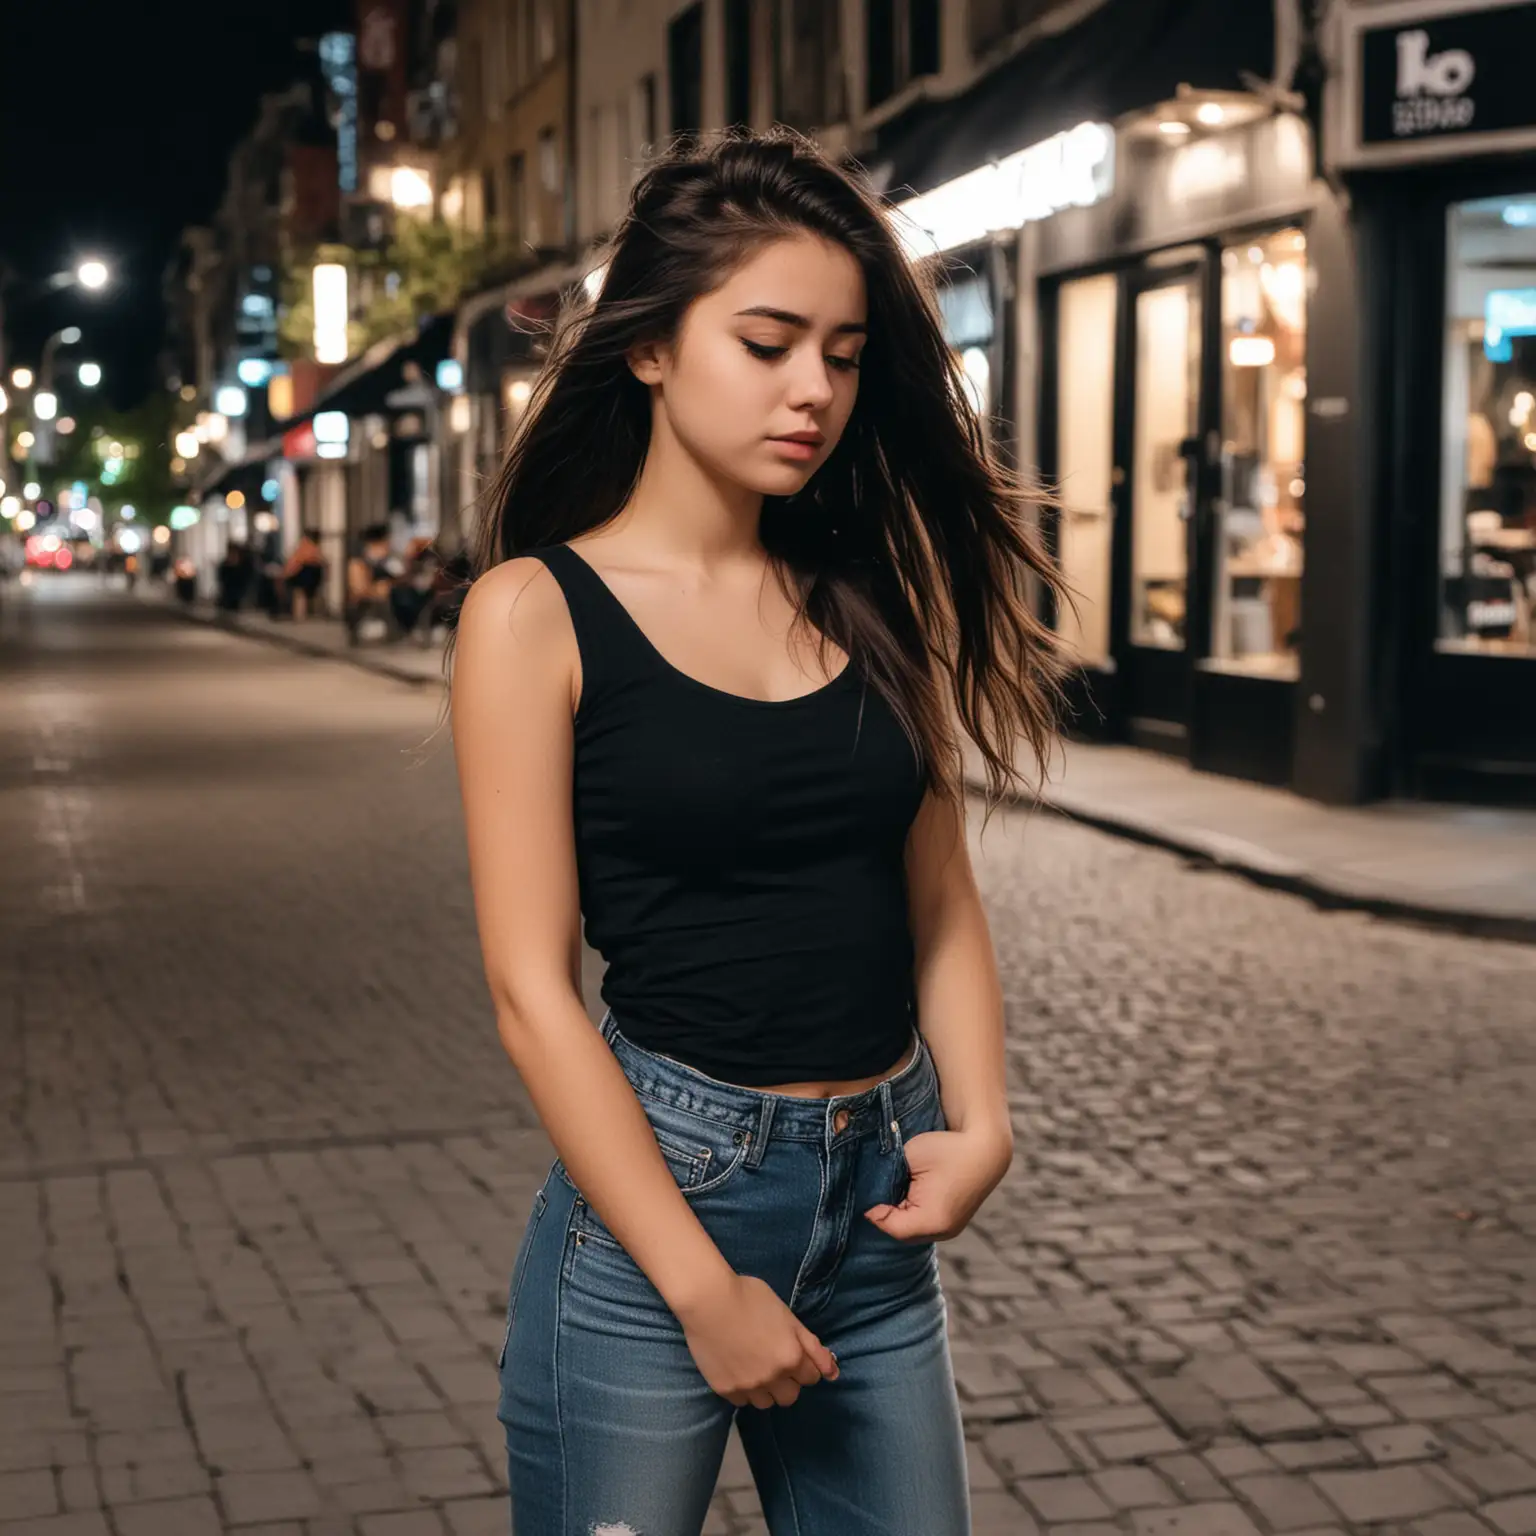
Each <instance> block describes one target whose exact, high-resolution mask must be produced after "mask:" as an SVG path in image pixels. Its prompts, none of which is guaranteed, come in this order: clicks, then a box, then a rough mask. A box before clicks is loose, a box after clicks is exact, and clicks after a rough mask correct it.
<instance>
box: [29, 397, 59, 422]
mask: <svg viewBox="0 0 1536 1536" xmlns="http://www.w3.org/2000/svg"><path fill="white" fill-rule="evenodd" d="M32 414H33V415H34V416H36V417H37V419H38V420H39V421H52V420H53V418H54V417H55V416H57V415H58V414H59V397H58V396H57V395H56V394H54V393H53V391H52V390H48V389H40V390H38V392H37V393H36V394H35V395H33V397H32Z"/></svg>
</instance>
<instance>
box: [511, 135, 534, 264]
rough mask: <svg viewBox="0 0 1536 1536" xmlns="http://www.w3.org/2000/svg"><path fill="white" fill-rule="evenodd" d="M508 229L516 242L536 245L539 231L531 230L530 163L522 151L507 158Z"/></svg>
mask: <svg viewBox="0 0 1536 1536" xmlns="http://www.w3.org/2000/svg"><path fill="white" fill-rule="evenodd" d="M507 189H508V192H509V193H510V196H509V197H508V199H507V227H508V231H509V233H510V234H511V236H512V238H513V240H514V241H521V242H523V243H524V244H527V245H536V244H537V243H538V241H537V235H538V231H537V230H536V229H533V228H531V227H530V226H531V224H532V220H531V219H530V217H529V213H530V210H529V207H528V162H527V158H526V156H524V154H523V152H522V150H518V151H517V153H516V154H513V155H508V156H507Z"/></svg>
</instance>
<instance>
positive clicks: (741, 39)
mask: <svg viewBox="0 0 1536 1536" xmlns="http://www.w3.org/2000/svg"><path fill="white" fill-rule="evenodd" d="M725 120H726V122H727V124H737V123H739V124H741V125H742V126H743V127H749V126H750V125H751V122H752V0H725Z"/></svg>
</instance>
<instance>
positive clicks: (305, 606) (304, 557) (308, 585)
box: [283, 528, 325, 619]
mask: <svg viewBox="0 0 1536 1536" xmlns="http://www.w3.org/2000/svg"><path fill="white" fill-rule="evenodd" d="M324 580H325V556H324V555H323V554H322V553H321V551H320V532H319V530H318V529H316V528H306V529H305V530H304V532H303V533H302V534H301V535H300V536H299V542H298V543H297V544H295V545H294V546H293V553H292V554H291V555H289V556H288V559H287V562H286V563H285V564H284V566H283V582H284V585H285V586H286V587H287V589H288V603H289V611H290V612H291V613H292V615H293V617H294V618H296V619H306V618H308V617H309V611H310V609H311V607H312V606H313V605H314V601H315V595H316V593H318V592H319V590H320V584H321V583H322V582H323V581H324Z"/></svg>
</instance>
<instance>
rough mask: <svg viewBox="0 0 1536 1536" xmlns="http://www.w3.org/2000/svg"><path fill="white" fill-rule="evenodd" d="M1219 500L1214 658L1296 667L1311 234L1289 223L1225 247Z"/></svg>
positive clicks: (1257, 666)
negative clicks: (1292, 227)
mask: <svg viewBox="0 0 1536 1536" xmlns="http://www.w3.org/2000/svg"><path fill="white" fill-rule="evenodd" d="M1221 266H1222V272H1221V330H1222V361H1221V370H1222V375H1221V376H1222V388H1221V437H1222V443H1221V499H1220V501H1219V502H1218V503H1217V507H1216V514H1217V521H1216V548H1215V565H1214V575H1215V582H1216V587H1215V591H1214V592H1213V594H1212V598H1213V606H1212V610H1211V614H1212V626H1211V660H1212V661H1213V662H1214V663H1216V664H1217V665H1219V666H1221V667H1223V668H1226V669H1230V670H1238V671H1243V672H1260V673H1264V674H1266V675H1269V676H1276V677H1295V676H1296V675H1297V673H1298V653H1297V647H1298V645H1299V643H1300V638H1301V572H1302V559H1303V547H1304V540H1303V535H1304V532H1305V506H1306V501H1305V498H1306V489H1307V485H1306V464H1305V457H1306V451H1305V428H1306V399H1307V368H1306V359H1307V238H1306V236H1305V235H1304V234H1303V233H1302V232H1301V230H1299V229H1283V230H1280V231H1279V232H1277V233H1275V234H1271V235H1265V236H1263V237H1261V238H1259V239H1256V240H1251V241H1247V240H1245V241H1243V242H1242V243H1241V244H1240V245H1237V246H1234V247H1233V248H1232V249H1230V250H1226V251H1223V252H1222V257H1221Z"/></svg>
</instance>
